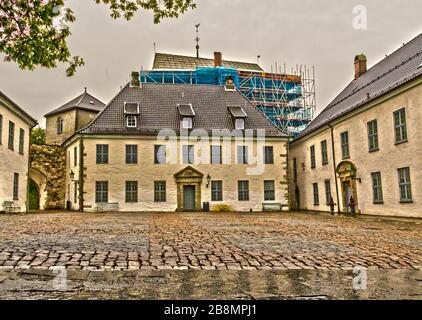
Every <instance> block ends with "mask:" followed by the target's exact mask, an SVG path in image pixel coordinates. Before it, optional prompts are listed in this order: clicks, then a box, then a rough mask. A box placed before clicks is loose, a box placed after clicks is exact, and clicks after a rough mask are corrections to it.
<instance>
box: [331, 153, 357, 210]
mask: <svg viewBox="0 0 422 320" xmlns="http://www.w3.org/2000/svg"><path fill="white" fill-rule="evenodd" d="M336 172H337V176H338V178H339V179H340V184H341V197H342V203H343V212H347V213H352V207H351V206H350V204H351V201H353V202H354V205H355V206H354V208H355V213H358V212H359V201H358V196H357V188H356V180H357V179H356V172H357V169H356V166H355V165H354V164H353V163H352V162H350V161H343V162H340V163H339V165H338V166H337V169H336Z"/></svg>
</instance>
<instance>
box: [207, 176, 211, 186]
mask: <svg viewBox="0 0 422 320" xmlns="http://www.w3.org/2000/svg"><path fill="white" fill-rule="evenodd" d="M210 183H211V176H210V174H209V173H208V175H207V188H209V186H210Z"/></svg>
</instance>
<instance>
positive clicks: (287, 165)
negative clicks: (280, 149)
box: [286, 137, 292, 211]
mask: <svg viewBox="0 0 422 320" xmlns="http://www.w3.org/2000/svg"><path fill="white" fill-rule="evenodd" d="M290 139H291V138H290V137H289V138H287V143H286V171H287V175H286V176H287V205H288V206H289V211H292V202H291V201H290V197H291V196H292V194H291V192H292V190H291V186H290V182H291V175H290V170H289V168H290V166H289V160H290V156H289V148H290Z"/></svg>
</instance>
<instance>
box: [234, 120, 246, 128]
mask: <svg viewBox="0 0 422 320" xmlns="http://www.w3.org/2000/svg"><path fill="white" fill-rule="evenodd" d="M234 127H235V129H236V130H244V129H245V119H243V118H236V119H235V120H234Z"/></svg>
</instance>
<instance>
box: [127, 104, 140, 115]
mask: <svg viewBox="0 0 422 320" xmlns="http://www.w3.org/2000/svg"><path fill="white" fill-rule="evenodd" d="M125 114H126V115H139V103H138V102H125Z"/></svg>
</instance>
